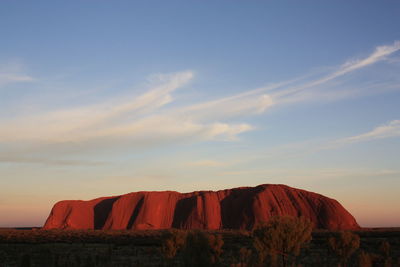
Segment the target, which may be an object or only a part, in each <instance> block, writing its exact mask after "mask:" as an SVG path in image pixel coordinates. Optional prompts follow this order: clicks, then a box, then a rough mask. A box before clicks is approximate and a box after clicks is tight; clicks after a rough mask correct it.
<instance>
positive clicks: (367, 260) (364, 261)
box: [358, 251, 372, 267]
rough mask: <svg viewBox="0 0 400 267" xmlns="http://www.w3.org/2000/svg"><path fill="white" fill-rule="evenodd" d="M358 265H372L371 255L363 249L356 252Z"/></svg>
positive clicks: (368, 266) (369, 266)
mask: <svg viewBox="0 0 400 267" xmlns="http://www.w3.org/2000/svg"><path fill="white" fill-rule="evenodd" d="M358 266H359V267H372V258H371V255H370V254H368V253H367V252H365V251H361V252H360V253H359V254H358Z"/></svg>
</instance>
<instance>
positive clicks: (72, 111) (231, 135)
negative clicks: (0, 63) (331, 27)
mask: <svg viewBox="0 0 400 267" xmlns="http://www.w3.org/2000/svg"><path fill="white" fill-rule="evenodd" d="M398 50H400V42H399V41H396V42H394V43H393V44H392V45H387V46H379V47H377V48H376V49H375V51H374V52H373V53H371V54H370V55H369V56H367V57H365V58H363V59H359V60H353V61H348V62H346V63H345V64H343V65H342V66H340V67H339V68H338V69H336V70H334V71H332V72H331V73H328V74H325V75H323V76H322V77H321V76H319V77H317V78H315V79H313V80H310V79H308V81H305V82H304V81H303V80H304V77H302V78H299V79H293V80H289V81H284V82H281V83H275V84H270V85H268V86H265V87H260V88H257V89H254V90H250V91H245V92H242V93H239V94H236V95H231V96H228V97H224V98H220V99H216V100H212V101H207V102H200V103H197V104H191V105H186V106H183V107H174V106H172V105H171V103H172V102H173V101H174V97H173V95H174V93H175V92H176V91H177V90H178V89H181V88H183V87H185V86H186V85H187V84H188V83H189V82H190V81H191V80H192V79H193V77H194V73H193V72H192V71H184V72H179V73H174V74H169V75H157V76H153V78H152V79H151V84H150V86H149V87H150V88H149V89H148V90H147V91H146V92H145V93H143V94H142V95H139V96H136V97H124V98H122V99H112V100H107V101H105V102H103V103H96V104H94V105H88V106H83V107H71V108H67V109H60V110H53V111H48V112H40V111H39V112H37V113H35V114H31V115H27V114H22V115H21V116H19V117H17V118H12V119H2V120H1V118H0V122H1V124H0V156H1V153H2V150H1V147H2V145H3V147H4V146H5V145H7V147H12V146H13V144H14V145H17V146H19V147H20V146H21V144H22V145H26V147H27V148H29V147H38V148H39V149H40V147H41V146H48V145H51V146H55V147H57V146H58V145H65V144H69V145H71V146H77V147H79V148H80V149H83V150H84V149H85V146H86V145H87V144H90V145H92V146H93V145H95V146H96V147H102V146H106V145H107V144H123V145H124V146H126V145H128V146H131V147H135V146H145V147H148V146H155V145H159V144H160V143H167V144H168V143H173V142H181V141H182V140H194V141H204V140H230V141H231V140H236V139H237V138H238V135H240V134H241V133H244V132H247V131H250V130H253V129H254V127H253V126H252V125H250V124H247V123H242V122H239V123H238V122H232V120H233V121H237V120H239V119H241V118H245V117H248V116H253V115H257V114H260V113H263V112H265V111H266V110H268V109H269V108H271V107H273V106H276V105H281V104H285V103H293V102H303V101H307V100H309V99H312V98H315V97H317V98H321V96H323V95H324V94H323V93H322V94H321V92H325V91H326V88H329V86H328V87H326V86H325V84H327V83H328V82H330V81H333V80H335V79H337V78H339V77H341V76H343V75H346V74H350V73H352V72H354V71H356V70H359V69H362V68H364V67H367V66H370V65H372V64H374V63H376V62H378V61H382V60H385V59H388V57H389V56H390V55H391V54H393V53H395V52H397V51H398ZM0 71H1V70H0ZM1 75H2V72H0V83H1V77H3V82H4V81H31V80H32V78H31V77H29V76H24V75H15V76H12V75H9V74H4V73H3V76H1ZM7 75H8V76H7ZM4 77H7V78H4ZM342 93H343V96H347V95H348V92H342ZM394 132H396V134H398V121H393V122H391V123H390V124H389V125H386V126H382V127H378V128H377V129H375V130H374V131H372V132H371V133H367V134H364V135H360V136H358V137H352V138H349V139H347V141H346V142H357V140H367V139H373V138H384V137H385V136H389V135H393V134H394ZM3 153H4V150H3ZM7 153H8V152H7ZM1 160H2V159H1V157H0V161H1ZM22 161H24V160H23V159H22Z"/></svg>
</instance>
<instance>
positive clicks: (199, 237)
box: [182, 231, 224, 267]
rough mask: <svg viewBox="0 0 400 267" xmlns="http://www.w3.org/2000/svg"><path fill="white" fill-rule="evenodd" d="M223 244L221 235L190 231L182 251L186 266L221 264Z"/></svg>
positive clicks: (200, 266)
mask: <svg viewBox="0 0 400 267" xmlns="http://www.w3.org/2000/svg"><path fill="white" fill-rule="evenodd" d="M223 244H224V242H223V240H222V237H221V236H220V235H214V234H209V233H207V232H204V231H189V232H188V234H187V237H186V244H185V247H184V249H183V251H182V254H183V255H182V258H183V263H184V266H190V267H196V266H199V267H202V266H219V265H220V255H221V253H222V246H223Z"/></svg>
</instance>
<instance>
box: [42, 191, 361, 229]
mask: <svg viewBox="0 0 400 267" xmlns="http://www.w3.org/2000/svg"><path fill="white" fill-rule="evenodd" d="M282 215H289V216H304V217H306V218H308V219H310V220H311V221H312V222H313V224H314V227H315V228H321V229H329V230H339V229H340V230H345V229H357V228H359V226H358V224H357V222H356V220H355V219H354V217H353V216H352V215H351V214H350V213H349V212H348V211H347V210H346V209H344V208H343V206H342V205H340V203H339V202H337V201H336V200H334V199H331V198H328V197H325V196H322V195H320V194H316V193H313V192H308V191H305V190H300V189H295V188H291V187H288V186H286V185H269V184H265V185H259V186H256V187H240V188H234V189H226V190H220V191H197V192H192V193H178V192H174V191H162V192H135V193H129V194H126V195H122V196H115V197H102V198H97V199H93V200H89V201H82V200H65V201H60V202H58V203H56V204H55V205H54V207H53V209H52V211H51V213H50V215H49V217H48V218H47V221H46V223H45V225H44V229H54V228H56V229H104V230H109V229H166V228H180V229H251V228H252V227H253V226H254V225H255V224H257V223H260V222H263V221H268V219H269V218H270V217H271V216H282Z"/></svg>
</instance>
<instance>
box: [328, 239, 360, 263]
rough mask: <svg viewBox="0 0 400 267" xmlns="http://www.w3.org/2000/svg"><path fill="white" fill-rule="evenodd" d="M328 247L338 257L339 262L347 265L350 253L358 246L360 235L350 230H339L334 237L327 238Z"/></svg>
mask: <svg viewBox="0 0 400 267" xmlns="http://www.w3.org/2000/svg"><path fill="white" fill-rule="evenodd" d="M328 243H329V247H330V248H331V249H332V250H333V251H334V252H335V254H336V255H337V256H338V257H339V259H340V264H341V265H343V266H347V262H348V260H349V258H350V257H351V255H352V254H353V253H354V252H355V251H356V250H357V249H358V248H359V247H360V237H359V236H358V235H357V234H354V233H352V232H350V231H341V232H339V233H338V235H337V236H336V237H331V238H329V239H328Z"/></svg>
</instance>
